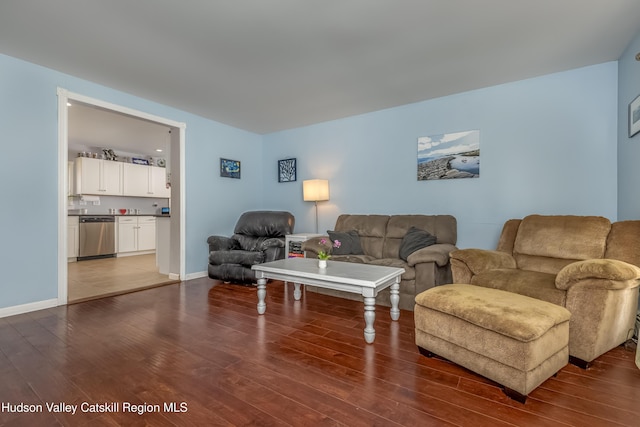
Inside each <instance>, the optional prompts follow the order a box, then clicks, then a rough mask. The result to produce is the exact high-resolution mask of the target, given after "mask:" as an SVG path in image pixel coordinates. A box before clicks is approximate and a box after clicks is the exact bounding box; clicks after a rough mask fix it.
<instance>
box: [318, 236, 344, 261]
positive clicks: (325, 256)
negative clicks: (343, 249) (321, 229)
mask: <svg viewBox="0 0 640 427" xmlns="http://www.w3.org/2000/svg"><path fill="white" fill-rule="evenodd" d="M319 243H320V244H321V245H322V246H326V245H327V239H326V238H324V237H323V238H322V239H320V242H319ZM341 244H342V243H340V240H334V241H333V247H334V248H339V247H340V245H341ZM329 258H331V255H329V254H328V253H327V251H325V250H321V251H320V252H318V259H329Z"/></svg>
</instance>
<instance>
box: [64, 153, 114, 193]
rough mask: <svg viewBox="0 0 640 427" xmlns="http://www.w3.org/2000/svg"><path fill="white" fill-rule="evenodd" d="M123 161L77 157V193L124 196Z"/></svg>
mask: <svg viewBox="0 0 640 427" xmlns="http://www.w3.org/2000/svg"><path fill="white" fill-rule="evenodd" d="M122 166H123V164H122V163H121V162H114V161H111V160H102V159H92V158H88V157H78V158H77V159H75V178H76V191H75V193H76V194H97V195H105V196H106V195H108V196H122V195H123V183H122Z"/></svg>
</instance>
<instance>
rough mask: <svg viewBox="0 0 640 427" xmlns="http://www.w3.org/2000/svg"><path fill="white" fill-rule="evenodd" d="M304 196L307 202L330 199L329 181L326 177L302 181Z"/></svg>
mask: <svg viewBox="0 0 640 427" xmlns="http://www.w3.org/2000/svg"><path fill="white" fill-rule="evenodd" d="M302 198H303V199H304V201H305V202H320V201H324V200H329V181H328V180H326V179H308V180H306V181H302Z"/></svg>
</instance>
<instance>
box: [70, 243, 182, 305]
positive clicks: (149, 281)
mask: <svg viewBox="0 0 640 427" xmlns="http://www.w3.org/2000/svg"><path fill="white" fill-rule="evenodd" d="M67 274H68V280H67V283H68V302H69V303H70V304H71V303H77V302H81V301H87V300H90V299H95V298H102V297H105V296H113V295H119V294H123V293H127V292H133V291H139V290H141V289H146V288H151V287H155V286H161V285H165V284H168V283H175V282H176V281H175V280H171V279H169V276H167V275H164V274H160V273H158V267H156V255H155V254H147V255H135V256H128V257H120V258H104V259H94V260H88V261H79V262H70V263H67Z"/></svg>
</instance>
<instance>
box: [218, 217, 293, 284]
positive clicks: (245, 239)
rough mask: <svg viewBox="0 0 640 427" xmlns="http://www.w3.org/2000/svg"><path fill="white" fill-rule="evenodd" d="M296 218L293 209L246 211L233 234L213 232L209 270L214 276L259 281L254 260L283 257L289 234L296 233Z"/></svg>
mask: <svg viewBox="0 0 640 427" xmlns="http://www.w3.org/2000/svg"><path fill="white" fill-rule="evenodd" d="M294 225H295V218H294V217H293V215H292V214H291V213H289V212H282V211H250V212H245V213H243V214H242V215H241V216H240V218H239V219H238V222H237V223H236V227H235V229H234V234H233V236H232V237H224V236H210V237H209V238H208V239H207V243H208V244H209V267H208V274H209V277H210V278H212V279H218V280H222V281H225V282H234V283H252V282H255V281H256V276H255V272H254V271H253V270H251V266H252V265H254V264H262V263H265V262H270V261H275V260H277V259H283V258H284V257H285V247H284V246H285V236H286V235H287V234H291V233H293V227H294Z"/></svg>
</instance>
